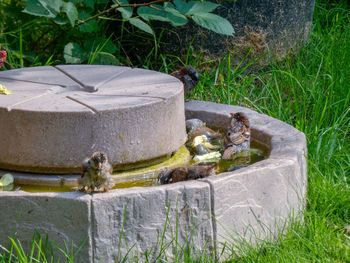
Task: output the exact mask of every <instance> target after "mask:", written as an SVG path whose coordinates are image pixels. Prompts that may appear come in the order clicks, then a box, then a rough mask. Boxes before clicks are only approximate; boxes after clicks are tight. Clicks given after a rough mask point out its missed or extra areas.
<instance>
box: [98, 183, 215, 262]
mask: <svg viewBox="0 0 350 263" xmlns="http://www.w3.org/2000/svg"><path fill="white" fill-rule="evenodd" d="M209 191H210V190H209V185H208V184H207V183H203V182H198V181H197V182H195V181H191V182H190V181H189V182H181V183H178V184H173V185H166V186H158V187H152V188H131V189H120V190H114V191H111V192H108V193H106V194H94V196H93V202H92V220H93V233H94V243H93V244H94V261H95V262H100V261H101V260H102V259H103V262H116V260H117V254H118V246H119V241H120V235H121V231H122V229H123V236H122V238H121V244H120V256H119V260H121V259H122V258H124V257H125V256H127V257H128V260H129V261H130V262H131V261H132V258H134V257H137V258H138V259H139V261H140V262H145V261H147V260H146V253H148V257H149V259H148V260H149V261H151V262H153V261H154V259H155V258H156V257H157V256H158V253H159V251H160V250H161V249H164V248H165V250H166V254H167V255H168V259H167V261H168V262H171V261H173V260H174V258H173V257H174V255H175V253H176V252H175V251H176V250H177V253H181V252H183V249H185V246H186V244H189V245H190V246H191V247H192V246H193V248H194V250H195V252H194V254H193V255H195V253H200V251H201V250H202V249H204V248H205V247H206V249H207V253H210V251H211V250H212V248H213V243H212V241H213V232H212V231H213V229H212V221H211V216H210V214H211V206H210V193H209ZM168 207H169V208H168ZM125 211H126V212H125ZM102 215H104V216H102ZM167 215H168V218H167ZM123 220H124V225H123ZM165 226H166V231H165V235H164V240H163V246H162V235H163V233H164V227H165ZM135 262H136V261H135Z"/></svg>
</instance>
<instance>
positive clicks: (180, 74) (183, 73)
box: [170, 65, 199, 94]
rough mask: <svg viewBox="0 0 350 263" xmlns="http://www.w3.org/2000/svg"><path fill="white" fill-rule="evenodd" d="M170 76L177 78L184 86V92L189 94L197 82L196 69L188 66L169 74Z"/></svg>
mask: <svg viewBox="0 0 350 263" xmlns="http://www.w3.org/2000/svg"><path fill="white" fill-rule="evenodd" d="M170 75H171V76H173V77H175V78H178V79H179V80H181V82H182V83H183V84H184V92H185V94H186V93H189V92H191V91H192V90H193V89H194V87H195V86H196V85H197V83H198V81H199V76H198V73H197V71H196V69H195V68H194V67H192V66H190V65H188V66H185V67H182V68H181V69H179V70H177V71H174V72H172V73H170Z"/></svg>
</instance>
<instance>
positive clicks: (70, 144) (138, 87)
mask: <svg viewBox="0 0 350 263" xmlns="http://www.w3.org/2000/svg"><path fill="white" fill-rule="evenodd" d="M0 82H1V83H2V84H4V85H5V86H6V87H7V88H8V89H9V90H11V91H12V95H9V96H1V97H0V129H1V130H2V136H1V137H0V144H1V145H2V149H3V150H2V151H1V152H0V167H1V168H3V169H12V170H18V171H25V172H39V173H74V172H80V170H81V168H80V167H81V162H82V160H83V159H84V158H86V157H87V156H90V155H91V154H92V153H93V152H95V151H104V152H106V153H107V156H108V158H109V161H110V163H111V164H112V165H114V166H116V165H120V164H122V163H123V164H124V163H135V162H139V161H145V160H149V159H153V158H157V157H160V156H162V155H166V154H170V153H172V152H174V151H175V150H177V149H178V148H179V147H180V146H182V145H183V143H184V142H185V138H186V131H185V116H184V99H183V87H182V83H181V82H180V81H179V80H178V79H176V78H174V77H171V76H169V75H167V74H163V73H160V72H155V71H149V70H143V69H131V68H127V67H116V66H90V65H65V66H57V67H34V68H25V69H19V70H13V71H12V70H9V71H6V72H1V73H0Z"/></svg>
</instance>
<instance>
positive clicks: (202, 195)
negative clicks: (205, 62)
mask: <svg viewBox="0 0 350 263" xmlns="http://www.w3.org/2000/svg"><path fill="white" fill-rule="evenodd" d="M185 109H186V111H185V113H186V118H199V119H201V120H203V121H205V122H206V123H207V125H208V126H211V127H219V128H220V127H221V128H224V127H226V126H227V125H228V124H229V120H230V113H232V112H238V111H241V112H244V113H245V114H246V115H247V116H248V118H249V119H250V122H251V128H252V139H254V140H256V141H258V142H259V143H261V144H263V145H265V146H266V147H268V148H269V156H268V157H267V158H266V159H265V160H263V161H260V162H257V163H255V164H253V165H250V166H248V167H246V168H242V169H239V170H236V171H233V172H226V173H221V174H217V175H213V176H210V177H208V178H205V179H202V180H196V181H186V182H179V183H174V184H170V185H161V186H153V187H132V188H127V189H116V190H111V191H109V192H107V193H95V194H91V195H89V194H83V193H78V192H70V193H68V192H67V193H28V192H23V191H17V192H0V207H1V209H2V211H1V213H0V244H1V245H6V244H7V243H8V236H13V235H14V234H15V235H16V236H17V237H18V238H19V239H20V240H22V241H24V245H27V246H28V242H30V240H31V239H32V235H33V230H34V229H36V230H38V231H39V233H41V235H42V236H45V234H46V233H48V235H49V238H50V239H51V240H53V241H55V242H56V243H58V244H59V245H61V246H63V241H65V242H66V243H67V244H73V247H74V248H75V249H77V248H78V246H79V245H80V244H81V243H82V242H83V241H84V240H86V243H85V245H84V246H83V248H82V249H81V251H80V253H79V254H78V256H77V258H76V262H102V261H103V262H115V261H116V259H117V254H118V247H119V245H120V250H119V255H120V257H121V258H123V257H124V256H126V255H127V256H128V261H130V262H133V256H135V257H138V261H139V262H145V261H146V254H148V257H149V260H150V261H152V260H154V259H155V258H156V256H157V255H158V252H159V251H160V250H162V249H165V254H166V255H167V256H168V258H167V260H166V261H168V262H171V261H173V258H172V257H174V256H175V254H176V251H177V252H179V250H181V248H185V247H186V244H188V245H189V246H190V247H191V248H192V249H193V253H192V255H193V256H195V255H198V256H199V255H200V253H201V251H202V250H204V251H205V252H204V253H208V254H211V253H212V254H213V255H215V256H216V257H217V259H218V260H223V259H225V258H226V257H227V255H228V253H229V251H227V250H226V253H224V255H221V249H222V247H223V246H224V245H225V244H227V245H230V244H231V245H232V242H233V241H234V242H238V241H237V240H240V239H243V240H246V241H248V242H251V243H252V244H255V243H256V242H259V240H261V239H273V238H274V237H276V236H277V233H278V231H282V232H283V231H284V230H285V228H286V226H287V225H288V222H289V220H290V219H292V218H295V219H297V220H298V219H302V212H303V208H304V204H305V195H306V187H307V167H306V160H305V156H306V151H307V149H306V139H305V135H304V134H303V133H301V132H300V131H298V130H296V129H295V128H293V127H292V126H290V125H288V124H286V123H283V122H281V121H279V120H277V119H274V118H271V117H269V116H266V115H263V114H259V113H257V112H255V111H252V110H250V109H247V108H242V107H237V106H229V105H222V104H216V103H209V102H201V101H190V102H188V103H186V105H185ZM165 226H166V231H165V234H164V239H163V241H161V240H162V236H163V229H164V228H165ZM121 233H122V236H121ZM26 241H27V242H26ZM162 244H163V245H162ZM56 254H57V253H56ZM163 254H164V253H163ZM220 255H221V256H220ZM119 259H120V258H119Z"/></svg>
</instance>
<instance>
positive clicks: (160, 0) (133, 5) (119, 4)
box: [77, 0, 171, 26]
mask: <svg viewBox="0 0 350 263" xmlns="http://www.w3.org/2000/svg"><path fill="white" fill-rule="evenodd" d="M116 2H117V5H116V6H112V7H111V8H108V9H106V10H104V11H102V12H98V14H96V15H93V16H91V17H89V18H87V19H84V20H80V21H79V22H78V23H77V26H79V25H82V24H85V23H87V22H89V21H91V20H94V19H96V18H98V17H100V16H101V15H104V14H107V13H109V12H112V11H113V10H116V9H118V8H120V7H132V8H137V7H140V6H148V7H151V8H153V9H156V10H159V9H158V8H156V7H154V6H153V5H155V4H159V3H166V2H171V0H155V1H152V2H149V3H140V4H127V5H124V4H122V3H120V2H119V1H118V0H116Z"/></svg>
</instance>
